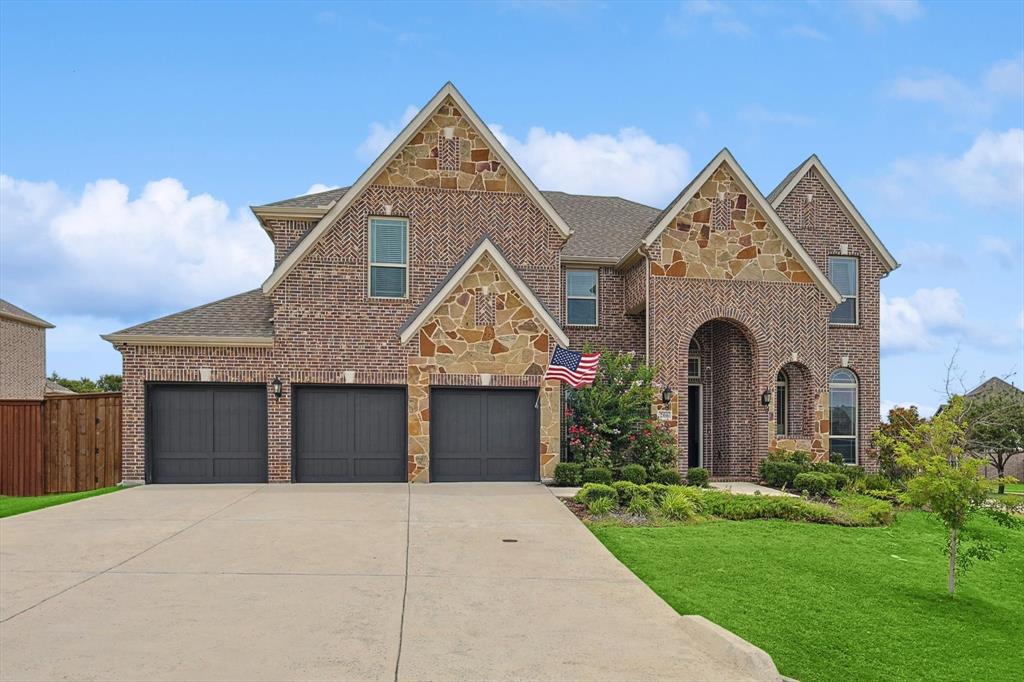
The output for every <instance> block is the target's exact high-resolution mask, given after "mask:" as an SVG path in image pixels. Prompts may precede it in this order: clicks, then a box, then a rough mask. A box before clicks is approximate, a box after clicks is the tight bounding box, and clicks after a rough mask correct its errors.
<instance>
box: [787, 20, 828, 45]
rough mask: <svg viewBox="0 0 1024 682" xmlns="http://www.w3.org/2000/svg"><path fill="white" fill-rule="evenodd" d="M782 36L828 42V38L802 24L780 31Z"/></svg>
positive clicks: (811, 27)
mask: <svg viewBox="0 0 1024 682" xmlns="http://www.w3.org/2000/svg"><path fill="white" fill-rule="evenodd" d="M782 34H783V35H787V36H794V37H796V38H807V39H809V40H822V41H824V40H828V36H827V35H825V34H824V33H822V32H821V31H819V30H818V29H816V28H814V27H813V26H806V25H804V24H796V25H794V26H790V27H789V28H787V29H784V30H783V31H782Z"/></svg>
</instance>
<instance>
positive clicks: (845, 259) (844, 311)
mask: <svg viewBox="0 0 1024 682" xmlns="http://www.w3.org/2000/svg"><path fill="white" fill-rule="evenodd" d="M828 278H829V280H830V281H831V282H832V285H833V286H835V288H836V290H837V291H838V292H839V294H840V295H841V296H842V297H843V301H842V303H840V304H839V305H837V306H836V307H835V309H834V310H833V311H832V314H831V315H829V317H828V321H829V322H830V323H831V324H851V325H852V324H857V259H856V258H854V257H853V256H829V257H828Z"/></svg>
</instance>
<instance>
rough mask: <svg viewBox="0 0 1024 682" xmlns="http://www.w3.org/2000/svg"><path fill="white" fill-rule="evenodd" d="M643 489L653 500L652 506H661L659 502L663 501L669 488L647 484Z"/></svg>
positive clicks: (656, 484) (657, 484) (662, 484)
mask: <svg viewBox="0 0 1024 682" xmlns="http://www.w3.org/2000/svg"><path fill="white" fill-rule="evenodd" d="M644 489H645V490H647V493H648V494H649V495H650V496H651V499H652V500H654V504H661V501H662V500H663V499H665V494H666V493H667V492H668V491H669V489H670V486H667V485H665V484H664V483H648V484H647V485H645V486H644Z"/></svg>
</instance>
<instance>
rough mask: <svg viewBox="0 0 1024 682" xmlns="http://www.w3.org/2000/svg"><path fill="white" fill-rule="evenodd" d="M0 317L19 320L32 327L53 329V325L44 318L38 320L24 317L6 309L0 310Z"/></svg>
mask: <svg viewBox="0 0 1024 682" xmlns="http://www.w3.org/2000/svg"><path fill="white" fill-rule="evenodd" d="M0 318H3V319H5V320H12V321H14V322H21V323H22V324H27V325H31V326H33V327H40V328H41V329H53V327H54V325H52V324H50V323H49V322H47V321H46V320H40V319H36V318H31V317H25V316H24V315H19V314H18V313H9V312H6V311H0Z"/></svg>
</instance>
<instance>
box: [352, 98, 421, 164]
mask: <svg viewBox="0 0 1024 682" xmlns="http://www.w3.org/2000/svg"><path fill="white" fill-rule="evenodd" d="M419 112H420V109H419V107H414V106H413V105H411V104H410V105H409V106H407V107H406V108H405V111H404V112H403V113H402V117H401V118H400V119H398V121H392V122H390V123H381V122H379V121H374V122H373V123H371V124H370V134H369V135H367V136H366V139H365V140H363V142H362V144H360V145H359V147H358V148H357V149H356V156H358V157H359V158H360V159H362V160H363V161H373V160H375V159H376V158H377V157H378V156H379V155H380V153H381V152H382V151H384V150H385V149H386V148H387V146H388V145H389V144H391V142H392V140H394V139H395V138H396V137H397V136H398V133H400V132H402V128H404V127H405V126H406V125H408V123H409V121H411V120H413V119H414V118H416V114H418V113H419Z"/></svg>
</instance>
